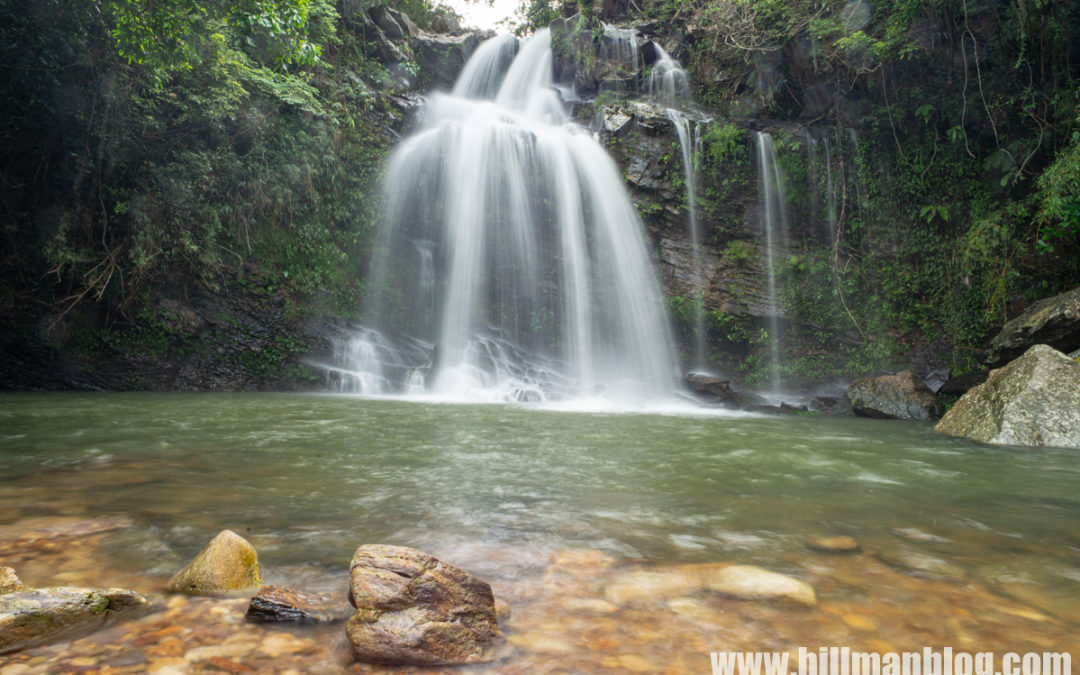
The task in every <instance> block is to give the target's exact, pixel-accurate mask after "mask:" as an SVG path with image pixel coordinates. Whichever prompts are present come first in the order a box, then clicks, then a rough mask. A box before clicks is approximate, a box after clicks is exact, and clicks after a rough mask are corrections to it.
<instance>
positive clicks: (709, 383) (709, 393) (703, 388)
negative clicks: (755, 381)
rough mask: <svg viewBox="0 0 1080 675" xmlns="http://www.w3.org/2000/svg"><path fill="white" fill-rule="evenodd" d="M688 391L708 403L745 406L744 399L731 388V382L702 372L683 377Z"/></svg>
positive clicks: (731, 406) (734, 407) (735, 406)
mask: <svg viewBox="0 0 1080 675" xmlns="http://www.w3.org/2000/svg"><path fill="white" fill-rule="evenodd" d="M683 379H684V381H685V382H686V386H687V388H688V389H690V391H691V392H692V393H693V394H694V395H695V396H697V397H698V398H701V399H703V400H705V401H708V402H709V403H715V404H717V405H721V406H723V407H725V408H731V409H733V410H737V409H739V408H745V407H746V401H745V400H744V399H743V398H742V396H740V395H739V394H738V393H736V392H735V390H733V389H732V388H731V383H730V382H729V381H727V380H724V379H721V378H719V377H713V376H712V375H705V374H704V373H689V374H688V375H687V376H686V377H685V378H683Z"/></svg>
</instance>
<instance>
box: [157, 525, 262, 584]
mask: <svg viewBox="0 0 1080 675" xmlns="http://www.w3.org/2000/svg"><path fill="white" fill-rule="evenodd" d="M261 586H262V576H261V575H260V574H259V555H258V554H257V553H256V552H255V549H254V548H253V547H252V546H251V544H249V543H248V542H247V540H245V539H244V538H243V537H241V536H240V535H238V534H236V533H235V532H233V531H232V530H222V531H221V532H220V533H219V534H218V535H217V536H216V537H214V538H213V539H211V540H210V543H208V544H207V545H206V547H205V548H203V550H202V551H200V552H199V555H197V556H195V559H194V560H192V561H191V563H190V564H189V565H188V566H187V567H185V568H184V569H182V570H181V571H180V572H178V573H177V574H176V576H174V577H173V578H172V579H170V580H169V583H168V585H167V586H166V588H167V589H168V590H169V591H170V592H171V593H187V594H189V595H223V594H230V593H245V592H254V591H257V590H258V589H259V588H260V587H261Z"/></svg>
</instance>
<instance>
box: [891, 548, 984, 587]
mask: <svg viewBox="0 0 1080 675" xmlns="http://www.w3.org/2000/svg"><path fill="white" fill-rule="evenodd" d="M876 557H877V559H878V560H880V561H881V562H883V563H885V564H886V565H888V566H889V567H891V568H893V569H894V570H896V571H897V572H900V573H901V574H904V575H907V576H909V577H918V578H921V579H933V580H935V581H949V582H952V583H954V584H961V583H964V580H965V579H967V572H965V571H964V570H962V569H960V568H959V567H957V566H956V565H951V564H949V563H947V562H945V561H944V560H942V559H941V558H937V557H934V556H932V555H929V554H927V553H922V552H921V551H913V550H910V549H895V550H890V551H880V552H878V553H877V554H876Z"/></svg>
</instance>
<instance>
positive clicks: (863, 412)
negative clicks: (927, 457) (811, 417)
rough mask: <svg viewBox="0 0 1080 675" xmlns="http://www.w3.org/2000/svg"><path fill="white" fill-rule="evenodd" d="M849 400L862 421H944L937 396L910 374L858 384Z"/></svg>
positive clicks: (859, 381)
mask: <svg viewBox="0 0 1080 675" xmlns="http://www.w3.org/2000/svg"><path fill="white" fill-rule="evenodd" d="M847 396H848V399H850V400H851V408H852V410H853V411H854V412H855V414H856V415H860V416H862V417H876V418H880V419H896V420H921V421H929V420H932V419H937V418H939V417H941V414H942V412H943V410H944V408H943V406H942V405H941V402H940V401H938V399H937V396H935V395H934V393H933V392H932V391H930V390H929V389H928V388H927V386H926V385H925V384H923V382H921V381H920V380H919V379H918V378H917V377H915V375H914V373H912V372H911V371H910V370H902V371H900V372H899V373H897V374H895V375H882V376H880V377H864V378H861V379H858V380H855V381H854V382H852V383H851V387H850V388H848V393H847Z"/></svg>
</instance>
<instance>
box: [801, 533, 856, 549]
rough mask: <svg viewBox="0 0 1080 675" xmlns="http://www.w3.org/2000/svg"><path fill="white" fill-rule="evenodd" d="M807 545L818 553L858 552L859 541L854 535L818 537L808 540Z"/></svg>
mask: <svg viewBox="0 0 1080 675" xmlns="http://www.w3.org/2000/svg"><path fill="white" fill-rule="evenodd" d="M806 547H807V548H809V549H810V550H812V551H817V552H818V553H857V552H858V551H859V542H858V541H856V540H855V538H854V537H843V536H834V537H817V538H816V539H811V540H810V541H808V542H806Z"/></svg>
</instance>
